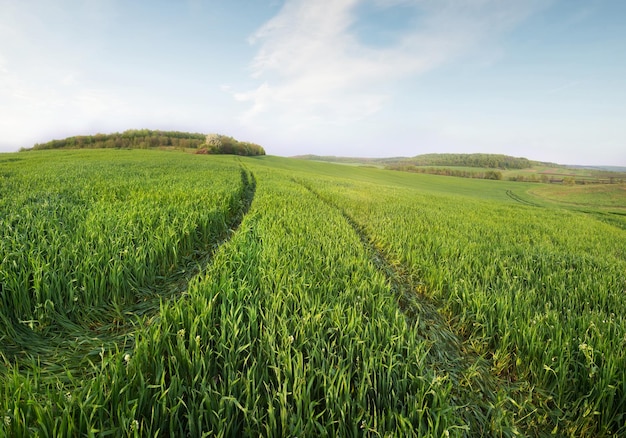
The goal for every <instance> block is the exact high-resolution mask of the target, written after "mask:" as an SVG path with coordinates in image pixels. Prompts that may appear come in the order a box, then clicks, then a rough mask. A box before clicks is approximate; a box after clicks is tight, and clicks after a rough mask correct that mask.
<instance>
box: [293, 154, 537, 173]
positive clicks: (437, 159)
mask: <svg viewBox="0 0 626 438" xmlns="http://www.w3.org/2000/svg"><path fill="white" fill-rule="evenodd" d="M295 158H300V159H304V160H317V161H328V162H334V163H362V164H366V165H379V166H385V167H388V168H390V169H396V170H406V169H405V168H406V166H441V167H480V168H483V169H500V170H508V169H530V168H532V167H533V166H534V165H538V164H548V163H540V162H538V161H531V160H529V159H528V158H518V157H511V156H509V155H502V154H423V155H417V156H415V157H394V158H354V157H332V156H319V155H300V156H297V157H295ZM411 169H412V167H411Z"/></svg>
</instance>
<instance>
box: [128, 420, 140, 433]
mask: <svg viewBox="0 0 626 438" xmlns="http://www.w3.org/2000/svg"><path fill="white" fill-rule="evenodd" d="M138 429H139V421H137V420H133V421H131V423H130V430H131V431H132V432H134V431H136V430H138Z"/></svg>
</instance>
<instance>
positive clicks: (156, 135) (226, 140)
mask: <svg viewBox="0 0 626 438" xmlns="http://www.w3.org/2000/svg"><path fill="white" fill-rule="evenodd" d="M113 148H115V149H153V148H160V149H163V148H165V149H167V148H171V149H179V150H191V151H192V152H195V153H197V154H232V155H247V156H253V155H265V150H264V149H263V147H261V146H259V145H258V144H255V143H250V142H245V141H238V140H235V139H234V138H233V137H229V136H226V135H221V134H200V133H190V132H179V131H158V130H157V131H152V130H149V129H132V130H127V131H124V132H122V133H119V132H115V133H113V134H95V135H77V136H73V137H68V138H65V139H62V140H51V141H49V142H47V143H38V144H35V145H34V146H33V147H32V148H31V149H23V150H44V149H113Z"/></svg>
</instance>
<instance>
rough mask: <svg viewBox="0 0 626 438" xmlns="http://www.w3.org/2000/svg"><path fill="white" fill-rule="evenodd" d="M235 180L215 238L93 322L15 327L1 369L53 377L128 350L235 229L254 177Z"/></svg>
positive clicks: (99, 313)
mask: <svg viewBox="0 0 626 438" xmlns="http://www.w3.org/2000/svg"><path fill="white" fill-rule="evenodd" d="M241 181H242V188H241V192H240V193H241V195H240V196H239V198H238V199H236V200H235V211H234V214H233V215H232V216H231V217H230V218H229V220H228V221H227V223H226V227H224V229H223V231H222V232H221V233H220V234H219V235H218V236H217V238H216V239H213V240H212V241H210V242H206V244H205V245H204V246H203V247H199V248H196V249H195V250H194V251H193V253H191V254H188V255H187V256H185V257H183V258H182V259H181V260H180V263H179V264H178V265H177V266H175V267H174V268H173V269H172V270H171V273H170V274H168V275H166V276H163V277H161V278H160V279H159V280H157V281H156V282H154V283H152V284H147V285H142V286H139V287H137V296H136V301H135V302H134V303H125V304H124V305H123V306H120V305H115V304H113V303H112V304H110V305H108V306H107V307H105V308H100V309H96V310H95V311H94V312H93V315H94V318H88V319H87V320H83V321H80V322H73V321H69V320H67V319H60V320H59V321H57V323H56V324H55V326H54V327H53V328H52V329H51V330H50V331H48V332H46V333H42V334H39V333H34V332H33V331H32V330H28V329H27V328H26V327H21V326H20V327H17V330H16V333H17V334H18V336H19V338H20V339H18V340H16V341H17V342H14V343H12V344H13V345H10V344H9V343H5V346H4V347H3V348H2V350H0V359H3V361H4V362H5V367H6V365H9V364H11V363H19V365H20V367H25V368H29V367H31V368H33V369H38V370H41V375H50V376H52V377H54V378H59V373H61V372H63V371H66V370H68V369H71V368H84V367H86V366H89V365H90V364H91V365H93V364H96V363H98V362H99V361H101V360H102V358H103V357H104V356H105V355H106V354H108V353H110V352H116V351H130V350H132V348H133V347H134V343H135V333H136V332H137V330H139V329H140V328H141V327H142V326H144V325H145V324H151V323H152V322H153V321H154V320H155V319H156V318H158V315H159V310H160V306H161V303H162V302H169V301H172V300H177V299H184V297H185V295H186V294H187V289H188V287H189V283H190V282H191V281H192V280H193V279H194V278H195V277H197V276H199V275H201V274H202V273H204V272H205V271H206V270H207V269H208V268H209V266H210V264H211V261H212V260H213V257H214V255H215V253H216V252H217V250H218V249H219V248H220V247H221V246H222V245H224V244H225V243H227V242H228V241H229V240H230V239H231V237H232V236H233V234H234V233H235V232H236V231H237V229H238V228H239V226H240V225H241V223H242V221H243V219H244V217H245V216H246V214H247V213H248V211H249V210H250V206H251V205H252V201H253V200H254V196H255V193H256V179H255V177H254V174H253V173H252V172H251V171H249V170H247V169H246V168H244V166H243V165H242V166H241ZM2 341H3V342H6V341H7V340H2ZM0 368H2V362H0Z"/></svg>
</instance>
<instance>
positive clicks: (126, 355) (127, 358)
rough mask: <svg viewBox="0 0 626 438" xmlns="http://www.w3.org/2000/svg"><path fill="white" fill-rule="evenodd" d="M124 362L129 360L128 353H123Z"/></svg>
mask: <svg viewBox="0 0 626 438" xmlns="http://www.w3.org/2000/svg"><path fill="white" fill-rule="evenodd" d="M124 362H126V363H128V362H130V354H128V353H126V354H125V355H124Z"/></svg>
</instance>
